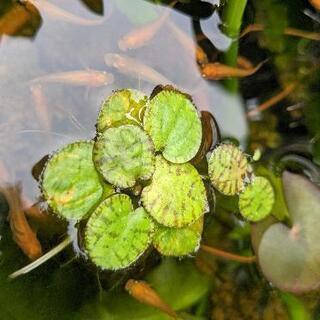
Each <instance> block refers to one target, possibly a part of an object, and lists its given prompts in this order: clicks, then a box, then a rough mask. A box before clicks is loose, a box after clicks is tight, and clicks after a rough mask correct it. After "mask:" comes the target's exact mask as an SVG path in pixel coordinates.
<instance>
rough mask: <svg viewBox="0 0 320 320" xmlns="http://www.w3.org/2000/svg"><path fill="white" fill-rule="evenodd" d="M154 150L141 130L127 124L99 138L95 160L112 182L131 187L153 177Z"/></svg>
mask: <svg viewBox="0 0 320 320" xmlns="http://www.w3.org/2000/svg"><path fill="white" fill-rule="evenodd" d="M153 151H154V149H153V144H152V141H151V140H150V138H149V137H148V135H147V134H146V133H145V132H144V131H143V130H142V129H141V128H140V127H138V126H134V125H125V126H120V127H117V128H110V129H107V130H105V131H104V132H103V133H102V134H101V135H100V136H98V138H97V141H96V142H95V144H94V148H93V161H94V163H95V165H96V168H97V169H98V170H99V172H100V173H101V174H102V175H103V177H104V178H105V179H106V180H107V181H108V182H110V183H112V184H114V185H115V186H118V187H120V188H129V187H133V186H134V185H135V183H136V181H137V180H147V179H149V178H150V177H151V176H152V173H153V171H154V155H153Z"/></svg>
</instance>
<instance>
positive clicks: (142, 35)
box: [118, 11, 170, 51]
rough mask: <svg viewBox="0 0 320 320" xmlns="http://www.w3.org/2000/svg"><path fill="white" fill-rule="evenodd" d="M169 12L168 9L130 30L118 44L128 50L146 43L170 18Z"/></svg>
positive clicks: (123, 49) (121, 48)
mask: <svg viewBox="0 0 320 320" xmlns="http://www.w3.org/2000/svg"><path fill="white" fill-rule="evenodd" d="M169 14H170V13H169V11H168V12H166V13H164V14H163V15H162V16H161V17H160V18H158V19H157V20H155V21H153V22H151V23H149V24H147V25H144V26H140V27H138V28H136V29H134V30H132V31H130V32H129V33H128V34H126V35H125V36H123V37H122V38H120V39H119V41H118V46H119V48H120V50H122V51H127V50H129V49H136V48H140V47H142V46H144V45H146V44H147V43H148V42H149V41H150V40H152V38H153V37H154V36H155V34H156V33H157V32H158V30H159V29H160V27H161V26H162V25H163V23H164V22H165V20H166V19H167V18H168V16H169Z"/></svg>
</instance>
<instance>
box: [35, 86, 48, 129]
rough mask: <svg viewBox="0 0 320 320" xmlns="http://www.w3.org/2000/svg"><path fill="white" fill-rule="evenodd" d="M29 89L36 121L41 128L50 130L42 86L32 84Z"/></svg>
mask: <svg viewBox="0 0 320 320" xmlns="http://www.w3.org/2000/svg"><path fill="white" fill-rule="evenodd" d="M30 91H31V95H32V100H33V105H34V108H35V111H36V116H37V118H38V121H39V123H40V125H41V126H42V127H43V130H46V131H50V129H51V119H50V115H49V108H48V103H47V99H46V96H45V95H44V93H43V90H42V86H41V85H40V84H35V85H32V86H31V87H30Z"/></svg>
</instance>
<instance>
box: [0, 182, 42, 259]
mask: <svg viewBox="0 0 320 320" xmlns="http://www.w3.org/2000/svg"><path fill="white" fill-rule="evenodd" d="M0 191H1V192H2V193H3V194H4V195H5V197H6V199H7V201H8V203H9V208H10V209H9V216H8V218H9V222H10V228H11V231H12V236H13V240H14V241H15V242H16V244H17V245H18V246H19V247H20V249H21V250H22V251H23V253H24V254H25V255H26V256H27V257H28V258H29V259H30V260H34V259H37V258H39V257H40V256H41V255H42V247H41V244H40V242H39V240H38V238H37V235H36V233H35V232H34V231H33V230H32V229H31V227H30V225H29V223H28V220H27V218H26V216H25V213H24V211H23V206H22V199H21V185H20V184H19V183H17V184H15V185H8V186H6V187H1V188H0Z"/></svg>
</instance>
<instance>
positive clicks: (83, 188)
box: [41, 141, 112, 220]
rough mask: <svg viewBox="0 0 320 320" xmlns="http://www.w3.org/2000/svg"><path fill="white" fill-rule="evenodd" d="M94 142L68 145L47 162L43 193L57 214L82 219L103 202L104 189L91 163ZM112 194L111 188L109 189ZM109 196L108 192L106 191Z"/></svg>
mask: <svg viewBox="0 0 320 320" xmlns="http://www.w3.org/2000/svg"><path fill="white" fill-rule="evenodd" d="M92 148H93V142H89V141H81V142H75V143H72V144H69V145H67V146H65V147H63V148H62V149H61V150H59V151H58V152H56V153H55V154H54V155H53V156H52V157H51V158H50V159H49V160H48V162H47V164H46V167H45V169H44V172H43V175H42V182H41V187H42V192H43V195H44V197H45V199H46V200H47V202H48V204H49V206H50V207H51V208H52V209H53V211H54V212H55V213H57V214H58V215H60V216H61V217H63V218H66V219H76V220H80V219H81V218H83V217H84V216H85V215H86V214H87V213H88V212H89V210H90V209H92V208H93V207H94V205H96V204H97V203H98V202H99V200H100V199H101V197H102V195H103V192H104V189H103V185H102V183H101V181H100V178H99V175H98V173H97V171H96V170H95V167H94V164H93V161H92ZM106 188H107V189H108V190H109V193H112V188H111V187H110V186H106ZM107 193H108V191H107Z"/></svg>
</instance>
